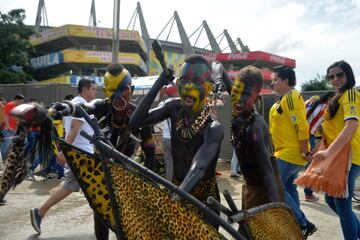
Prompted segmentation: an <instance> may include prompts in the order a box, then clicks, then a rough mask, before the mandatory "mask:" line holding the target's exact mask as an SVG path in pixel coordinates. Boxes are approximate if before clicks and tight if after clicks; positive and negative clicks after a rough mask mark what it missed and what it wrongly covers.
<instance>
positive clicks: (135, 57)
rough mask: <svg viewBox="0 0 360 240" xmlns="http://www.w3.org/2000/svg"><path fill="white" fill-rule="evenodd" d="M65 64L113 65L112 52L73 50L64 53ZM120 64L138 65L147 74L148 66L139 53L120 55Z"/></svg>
mask: <svg viewBox="0 0 360 240" xmlns="http://www.w3.org/2000/svg"><path fill="white" fill-rule="evenodd" d="M63 53H64V62H74V63H103V64H109V63H111V56H112V53H111V52H99V51H85V50H71V49H67V50H64V51H63ZM119 62H120V63H121V64H123V65H126V64H132V65H137V66H139V67H140V69H141V70H142V71H144V72H146V64H145V63H144V61H143V60H142V59H141V57H140V56H139V54H137V53H119Z"/></svg>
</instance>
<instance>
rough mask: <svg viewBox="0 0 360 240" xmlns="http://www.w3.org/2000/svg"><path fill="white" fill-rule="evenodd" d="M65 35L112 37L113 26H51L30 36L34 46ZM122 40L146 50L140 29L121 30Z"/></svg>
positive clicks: (120, 36)
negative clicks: (131, 42) (134, 43)
mask: <svg viewBox="0 0 360 240" xmlns="http://www.w3.org/2000/svg"><path fill="white" fill-rule="evenodd" d="M65 36H71V37H84V38H98V39H112V36H113V31H112V29H111V28H100V27H90V26H80V25H69V24H68V25H64V26H61V27H56V28H49V29H47V30H44V31H42V32H41V33H40V34H38V35H34V36H32V37H31V38H30V43H31V44H32V45H33V46H36V45H39V44H41V43H45V42H50V41H52V40H55V39H59V38H62V37H65ZM119 38H120V41H134V42H136V43H137V44H139V46H140V48H141V49H142V50H143V51H144V52H146V46H145V42H144V40H143V39H142V37H141V35H140V34H139V32H138V31H130V30H120V31H119Z"/></svg>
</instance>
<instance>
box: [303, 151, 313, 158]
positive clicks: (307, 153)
mask: <svg viewBox="0 0 360 240" xmlns="http://www.w3.org/2000/svg"><path fill="white" fill-rule="evenodd" d="M301 156H302V158H306V157H307V156H311V154H310V152H309V151H307V152H302V153H301Z"/></svg>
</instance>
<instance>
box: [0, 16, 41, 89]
mask: <svg viewBox="0 0 360 240" xmlns="http://www.w3.org/2000/svg"><path fill="white" fill-rule="evenodd" d="M0 15H1V17H0V83H5V84H7V83H24V82H27V81H30V80H31V79H32V77H31V76H30V75H29V74H27V73H26V72H24V70H25V69H28V64H29V56H28V53H29V52H31V51H32V49H33V48H32V46H31V44H30V42H29V38H30V36H31V35H33V34H34V33H35V32H34V30H33V28H32V27H28V26H26V25H25V24H24V22H23V21H24V19H25V11H24V10H23V9H14V10H11V11H10V12H8V13H7V14H3V13H0Z"/></svg>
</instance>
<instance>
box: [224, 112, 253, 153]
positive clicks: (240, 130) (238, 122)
mask: <svg viewBox="0 0 360 240" xmlns="http://www.w3.org/2000/svg"><path fill="white" fill-rule="evenodd" d="M254 115H255V114H254V112H252V113H251V114H250V115H249V116H248V117H247V118H246V119H242V118H237V117H233V119H232V121H231V133H232V134H231V135H232V138H231V141H230V142H231V144H232V145H233V147H234V148H235V150H240V148H241V144H242V140H244V138H245V131H246V128H247V127H248V126H249V125H250V124H251V123H252V122H253V120H254Z"/></svg>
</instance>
